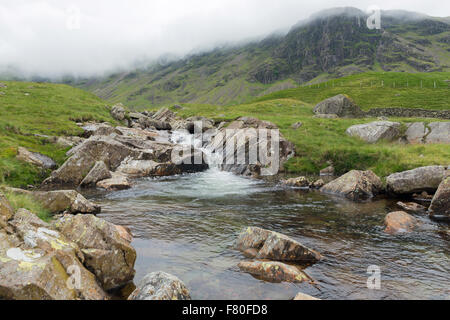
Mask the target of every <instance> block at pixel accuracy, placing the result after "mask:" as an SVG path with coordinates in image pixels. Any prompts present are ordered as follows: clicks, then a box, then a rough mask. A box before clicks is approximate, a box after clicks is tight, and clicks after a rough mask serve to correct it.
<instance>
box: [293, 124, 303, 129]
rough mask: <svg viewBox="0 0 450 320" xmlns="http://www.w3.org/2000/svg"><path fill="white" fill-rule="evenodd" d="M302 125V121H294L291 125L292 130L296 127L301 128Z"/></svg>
mask: <svg viewBox="0 0 450 320" xmlns="http://www.w3.org/2000/svg"><path fill="white" fill-rule="evenodd" d="M302 126H303V123H302V122H296V123H293V124H292V125H291V128H292V129H294V130H297V129H299V128H301V127H302Z"/></svg>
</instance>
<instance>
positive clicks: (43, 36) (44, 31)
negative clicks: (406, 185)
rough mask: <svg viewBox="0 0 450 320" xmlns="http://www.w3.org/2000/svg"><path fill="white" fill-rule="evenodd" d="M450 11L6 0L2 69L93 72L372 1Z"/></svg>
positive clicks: (1, 2) (158, 0) (285, 2)
mask: <svg viewBox="0 0 450 320" xmlns="http://www.w3.org/2000/svg"><path fill="white" fill-rule="evenodd" d="M374 4H375V5H378V6H379V7H381V8H382V9H405V10H409V11H419V12H423V13H427V14H430V15H439V16H445V15H450V4H447V3H446V2H442V1H439V2H438V1H434V0H430V1H427V2H424V1H405V0H401V1H396V2H395V7H393V6H392V5H393V3H392V1H385V0H383V1H378V3H373V2H372V1H365V0H362V1H353V0H352V1H346V2H345V3H343V2H341V1H334V0H318V1H314V2H313V3H311V1H308V2H306V1H299V0H280V1H273V0H247V1H242V0H209V1H200V0H190V1H185V0H171V1H167V0H153V1H148V0H127V1H125V0H96V1H92V0H74V1H66V0H47V1H44V0H14V1H7V0H0V72H5V71H10V72H13V73H18V74H20V75H22V76H27V77H29V76H41V77H55V78H56V77H61V76H64V75H72V76H83V77H85V76H93V75H102V74H104V73H107V72H110V71H113V70H118V69H124V68H130V67H132V66H134V65H136V63H137V62H139V61H140V62H142V61H151V60H153V59H156V58H158V57H160V56H161V55H163V54H168V53H170V54H172V55H176V56H183V55H185V54H188V53H190V52H192V51H193V50H206V49H208V48H212V47H214V46H216V45H220V44H224V43H230V42H231V43H232V42H238V41H243V40H245V39H251V38H255V37H261V36H264V35H267V34H270V33H272V32H273V31H276V30H288V28H289V27H290V26H292V25H294V24H295V23H297V22H298V21H299V20H301V19H305V18H307V17H308V16H310V15H311V14H312V13H314V12H316V11H319V10H322V9H327V8H330V7H336V6H355V7H358V8H360V9H363V10H365V9H366V8H368V7H369V6H370V5H374Z"/></svg>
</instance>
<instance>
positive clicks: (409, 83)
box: [303, 79, 450, 89]
mask: <svg viewBox="0 0 450 320" xmlns="http://www.w3.org/2000/svg"><path fill="white" fill-rule="evenodd" d="M303 87H309V88H311V89H324V88H336V87H343V88H348V87H350V88H394V89H395V88H397V89H407V88H414V89H450V80H414V79H413V80H404V81H393V80H367V81H361V82H355V81H351V82H347V81H339V80H335V81H327V82H321V83H316V84H305V85H303Z"/></svg>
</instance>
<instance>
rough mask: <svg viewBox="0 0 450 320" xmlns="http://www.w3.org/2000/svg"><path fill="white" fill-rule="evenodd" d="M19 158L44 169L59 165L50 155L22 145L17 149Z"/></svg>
mask: <svg viewBox="0 0 450 320" xmlns="http://www.w3.org/2000/svg"><path fill="white" fill-rule="evenodd" d="M17 159H18V160H22V161H25V162H28V163H30V164H32V165H35V166H38V167H41V168H44V169H55V168H56V167H57V165H56V162H55V161H53V159H51V158H50V157H47V156H45V155H43V154H40V153H38V152H31V151H28V150H27V149H25V148H22V147H19V148H18V150H17Z"/></svg>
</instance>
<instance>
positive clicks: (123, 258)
mask: <svg viewBox="0 0 450 320" xmlns="http://www.w3.org/2000/svg"><path fill="white" fill-rule="evenodd" d="M54 226H55V227H56V229H57V230H59V231H60V232H61V233H62V234H64V236H66V237H67V238H68V239H69V240H71V241H73V242H74V243H76V244H77V245H78V247H79V248H80V249H81V252H82V253H83V254H84V256H85V262H84V265H85V266H86V267H87V268H88V269H89V270H91V271H92V272H93V273H94V274H95V275H96V277H97V279H98V280H99V282H100V283H101V285H102V287H103V288H104V289H105V290H111V289H115V288H118V287H121V286H123V285H125V284H127V283H128V282H129V281H131V280H133V278H134V274H135V270H134V263H135V261H136V251H135V250H134V248H133V247H132V246H131V245H130V242H129V241H128V239H126V237H124V236H123V233H122V232H120V230H119V229H118V228H116V226H115V225H114V224H112V223H109V222H107V221H105V220H102V219H99V218H97V217H95V216H93V215H76V216H72V215H65V216H64V217H62V218H61V219H59V220H58V221H56V222H55V224H54Z"/></svg>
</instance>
